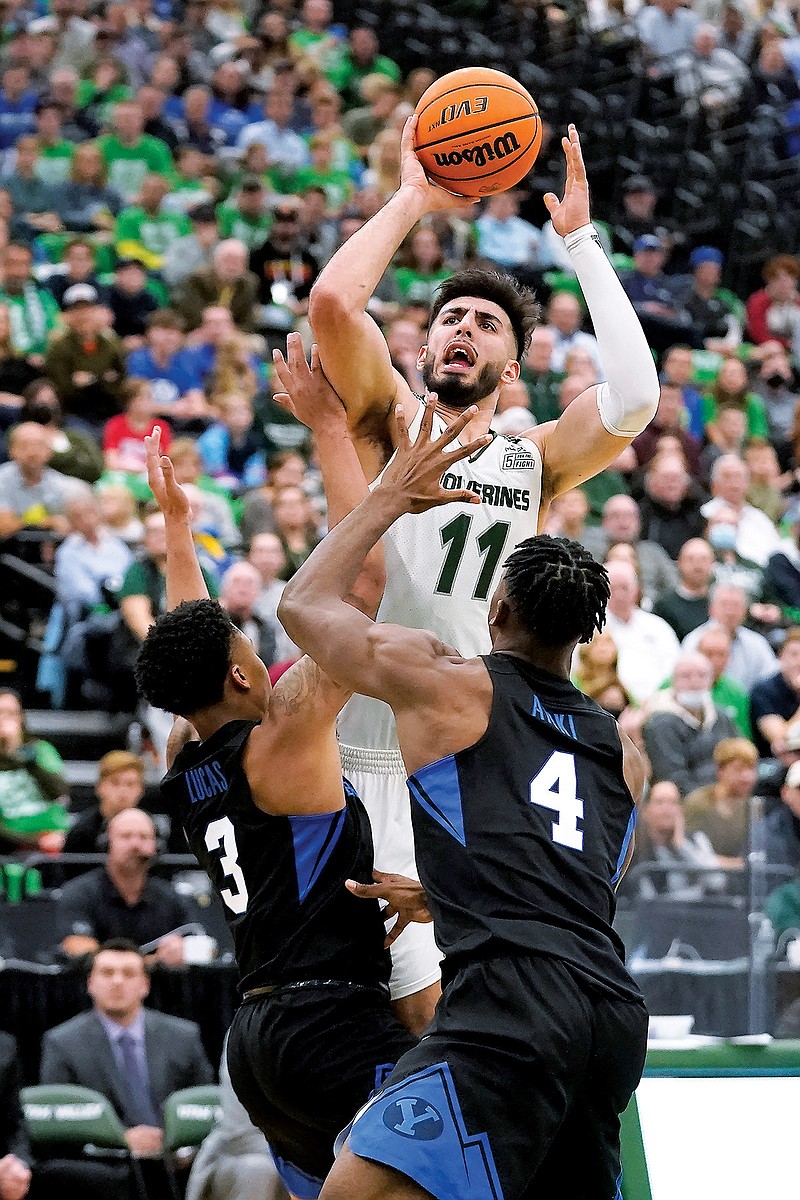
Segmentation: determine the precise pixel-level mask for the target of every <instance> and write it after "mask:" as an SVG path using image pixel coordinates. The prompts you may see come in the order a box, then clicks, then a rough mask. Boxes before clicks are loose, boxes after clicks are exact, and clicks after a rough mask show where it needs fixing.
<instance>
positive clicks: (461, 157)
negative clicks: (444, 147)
mask: <svg viewBox="0 0 800 1200" xmlns="http://www.w3.org/2000/svg"><path fill="white" fill-rule="evenodd" d="M515 150H519V142H518V141H517V139H516V138H515V137H514V134H513V133H504V134H503V135H502V136H501V137H496V138H495V139H494V141H493V142H491V143H490V142H483V143H482V144H481V145H480V146H470V147H469V148H467V149H464V150H451V151H450V153H449V154H434V156H433V157H434V158H435V160H436V162H437V164H438V166H440V167H457V166H458V165H459V163H462V162H468V163H472V165H473V166H475V167H483V166H485V165H486V163H487V162H494V161H495V159H497V158H505V157H506V156H507V155H509V154H513V153H514V151H515Z"/></svg>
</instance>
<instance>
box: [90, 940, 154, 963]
mask: <svg viewBox="0 0 800 1200" xmlns="http://www.w3.org/2000/svg"><path fill="white" fill-rule="evenodd" d="M104 950H115V951H116V952H117V954H138V956H139V958H141V959H143V958H144V955H143V954H142V951H141V950H140V948H139V947H138V946H137V944H136V942H134V941H132V940H131V939H130V938H126V937H116V938H107V939H106V941H104V942H101V944H100V945H99V946H98V947H97V949H96V950H95V952H94V956H93V957H94V958H96V957H97V955H98V954H102V953H103V951H104Z"/></svg>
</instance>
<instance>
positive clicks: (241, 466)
mask: <svg viewBox="0 0 800 1200" xmlns="http://www.w3.org/2000/svg"><path fill="white" fill-rule="evenodd" d="M215 405H216V408H217V411H218V413H219V419H218V420H216V421H214V423H213V424H212V425H210V426H209V427H208V429H207V430H206V431H205V433H203V434H202V435H201V436H200V438H198V441H197V449H198V451H199V453H200V457H201V459H202V462H203V469H204V471H205V472H206V474H207V475H209V476H210V477H211V478H212V479H213V480H215V482H216V483H217V484H219V485H220V486H221V487H223V488H225V490H226V491H229V492H232V493H236V494H238V493H239V492H241V491H247V490H249V489H250V488H255V487H259V486H260V485H261V484H262V483H264V480H265V479H266V463H265V461H264V452H263V450H262V449H261V440H260V438H259V436H258V434H257V433H256V431H255V429H254V427H253V406H252V404H251V403H250V401H249V400H248V399H247V397H246V396H243V395H241V394H240V393H237V392H232V393H230V394H229V395H227V396H218V397H216V399H215Z"/></svg>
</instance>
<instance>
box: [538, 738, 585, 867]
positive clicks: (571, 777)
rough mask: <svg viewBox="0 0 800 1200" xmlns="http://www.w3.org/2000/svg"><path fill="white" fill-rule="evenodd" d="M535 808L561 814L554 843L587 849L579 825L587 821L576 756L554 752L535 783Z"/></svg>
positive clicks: (553, 836)
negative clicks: (579, 822) (580, 822)
mask: <svg viewBox="0 0 800 1200" xmlns="http://www.w3.org/2000/svg"><path fill="white" fill-rule="evenodd" d="M531 804H538V805H540V806H541V807H542V808H549V809H552V811H553V812H555V813H557V814H558V819H557V820H555V821H553V827H552V832H551V836H552V838H553V841H554V842H556V843H557V844H558V845H559V846H568V847H569V848H570V850H582V849H583V833H582V831H581V830H580V829H579V828H578V821H582V820H583V801H582V800H579V799H578V781H577V779H576V777H575V756H574V755H572V754H565V753H564V752H563V751H562V750H555V751H553V753H552V754H551V755H550V757H549V758H548V760H547V762H546V763H545V764H544V766H543V767H542V769H541V771H539V773H538V775H535V776H534V777H533V779H532V780H531Z"/></svg>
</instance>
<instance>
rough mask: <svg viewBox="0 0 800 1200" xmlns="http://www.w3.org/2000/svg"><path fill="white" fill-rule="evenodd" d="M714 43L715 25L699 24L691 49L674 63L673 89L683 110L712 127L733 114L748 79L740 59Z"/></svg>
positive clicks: (716, 40)
mask: <svg viewBox="0 0 800 1200" xmlns="http://www.w3.org/2000/svg"><path fill="white" fill-rule="evenodd" d="M717 43H718V34H717V28H716V26H715V25H711V24H709V23H705V24H703V25H699V26H698V27H697V29H696V30H695V33H694V37H693V39H692V48H691V50H687V51H685V52H684V53H683V54H681V55H679V56H678V57H677V58H676V60H675V90H676V92H677V93H678V95H679V96H682V97H683V100H684V105H683V111H684V112H685V113H686V115H687V116H695V115H697V114H698V113H699V114H701V115H702V116H703V117H704V118H705V120H706V123H707V124H708V125H709V126H710V127H712V128H719V126H720V125H721V124H722V122H723V121H724V120H725V119H726V118H731V117H732V116H733V115H734V113H735V112H736V110H737V108H738V105H739V103H740V101H741V99H742V95H743V93H744V91H745V88H746V86H747V82H748V78H749V76H748V71H747V67H746V66H745V64H744V63H743V62H742V61H741V59H739V58H738V57H737V56H736V55H735V54H733V53H731V51H730V50H724V49H722V47H720V46H719V45H718V44H717Z"/></svg>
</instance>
